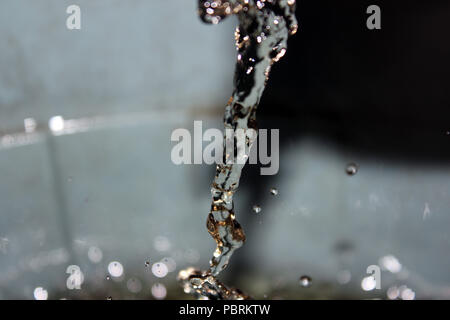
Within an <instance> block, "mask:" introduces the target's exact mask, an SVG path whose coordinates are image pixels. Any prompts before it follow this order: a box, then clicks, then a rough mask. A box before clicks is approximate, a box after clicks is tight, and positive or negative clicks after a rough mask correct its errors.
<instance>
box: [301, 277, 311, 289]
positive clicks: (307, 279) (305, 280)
mask: <svg viewBox="0 0 450 320" xmlns="http://www.w3.org/2000/svg"><path fill="white" fill-rule="evenodd" d="M298 281H299V283H300V285H301V286H302V287H304V288H309V287H310V286H311V284H312V279H311V278H310V277H309V276H301V277H300V279H299V280H298Z"/></svg>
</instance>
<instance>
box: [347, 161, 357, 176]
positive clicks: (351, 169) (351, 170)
mask: <svg viewBox="0 0 450 320" xmlns="http://www.w3.org/2000/svg"><path fill="white" fill-rule="evenodd" d="M345 172H347V174H348V175H349V176H354V175H355V174H356V173H357V172H358V165H357V164H356V163H349V164H348V165H347V168H346V169H345Z"/></svg>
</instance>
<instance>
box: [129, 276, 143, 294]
mask: <svg viewBox="0 0 450 320" xmlns="http://www.w3.org/2000/svg"><path fill="white" fill-rule="evenodd" d="M127 288H128V290H129V291H130V292H132V293H139V292H141V290H142V283H141V281H140V280H139V279H137V278H130V279H128V281H127Z"/></svg>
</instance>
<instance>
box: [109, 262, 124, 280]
mask: <svg viewBox="0 0 450 320" xmlns="http://www.w3.org/2000/svg"><path fill="white" fill-rule="evenodd" d="M108 272H109V274H110V275H112V276H113V277H116V278H118V277H120V276H122V274H123V266H122V264H121V263H120V262H118V261H113V262H110V263H109V265H108Z"/></svg>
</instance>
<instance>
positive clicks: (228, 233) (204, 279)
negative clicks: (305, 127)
mask: <svg viewBox="0 0 450 320" xmlns="http://www.w3.org/2000/svg"><path fill="white" fill-rule="evenodd" d="M295 5H296V3H295V0H199V15H200V17H201V19H202V20H203V21H204V22H206V23H212V24H217V23H219V22H220V21H222V20H223V19H225V18H226V17H228V16H230V15H233V14H234V15H236V16H237V18H238V21H239V26H238V27H237V28H236V32H235V39H236V48H237V51H238V54H237V63H236V71H235V78H234V92H233V95H232V97H231V98H230V100H229V102H228V105H227V106H226V109H225V117H224V125H225V131H226V132H230V131H231V132H234V133H236V132H237V130H241V131H242V130H243V132H244V133H245V137H246V139H245V145H239V144H237V143H236V144H235V142H236V141H237V139H236V135H233V134H232V135H230V134H226V135H225V141H224V151H225V152H224V159H223V164H219V165H218V166H217V169H216V175H215V177H214V181H213V183H212V186H211V195H212V198H213V199H212V205H211V212H210V213H209V215H208V219H207V229H208V232H209V233H210V234H211V236H212V237H213V238H214V240H215V241H216V243H217V248H216V250H215V252H214V254H213V257H212V259H211V261H210V269H209V270H208V271H206V272H201V271H197V270H194V269H188V270H182V271H181V272H180V274H179V277H178V278H179V280H180V281H181V282H182V285H183V286H184V288H185V291H186V292H187V293H192V294H194V295H197V296H198V297H205V298H210V299H211V298H213V299H245V298H247V296H245V295H244V294H242V293H241V292H240V291H239V290H236V289H229V288H227V287H225V286H224V285H223V284H222V283H220V282H219V281H218V280H217V279H216V276H217V275H218V274H219V273H220V272H221V271H222V270H223V269H225V268H226V266H227V265H228V263H229V260H230V257H231V256H232V254H233V252H234V251H235V250H236V249H238V248H240V247H241V246H242V245H243V244H244V242H245V234H244V231H243V230H242V227H241V226H240V224H239V223H238V222H237V220H236V217H235V214H234V203H233V195H234V193H235V192H236V190H237V188H238V186H239V180H240V177H241V172H242V169H243V167H244V165H245V161H244V162H242V161H237V162H236V161H234V159H235V158H236V156H237V155H243V157H244V159H248V156H249V152H250V148H251V146H252V144H253V142H254V141H255V140H256V135H255V134H254V133H256V132H257V131H256V130H257V124H256V109H257V107H258V104H259V102H260V99H261V96H262V94H263V91H264V89H265V87H266V84H267V80H268V78H269V74H270V70H271V67H272V65H273V64H274V63H275V62H277V61H278V60H279V59H281V58H282V57H283V56H284V55H285V53H286V50H287V40H288V37H289V35H293V34H295V33H296V32H297V29H298V24H297V20H296V18H295ZM229 145H236V146H237V147H235V148H234V149H233V154H230V153H227V150H228V148H227V146H229Z"/></svg>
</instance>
